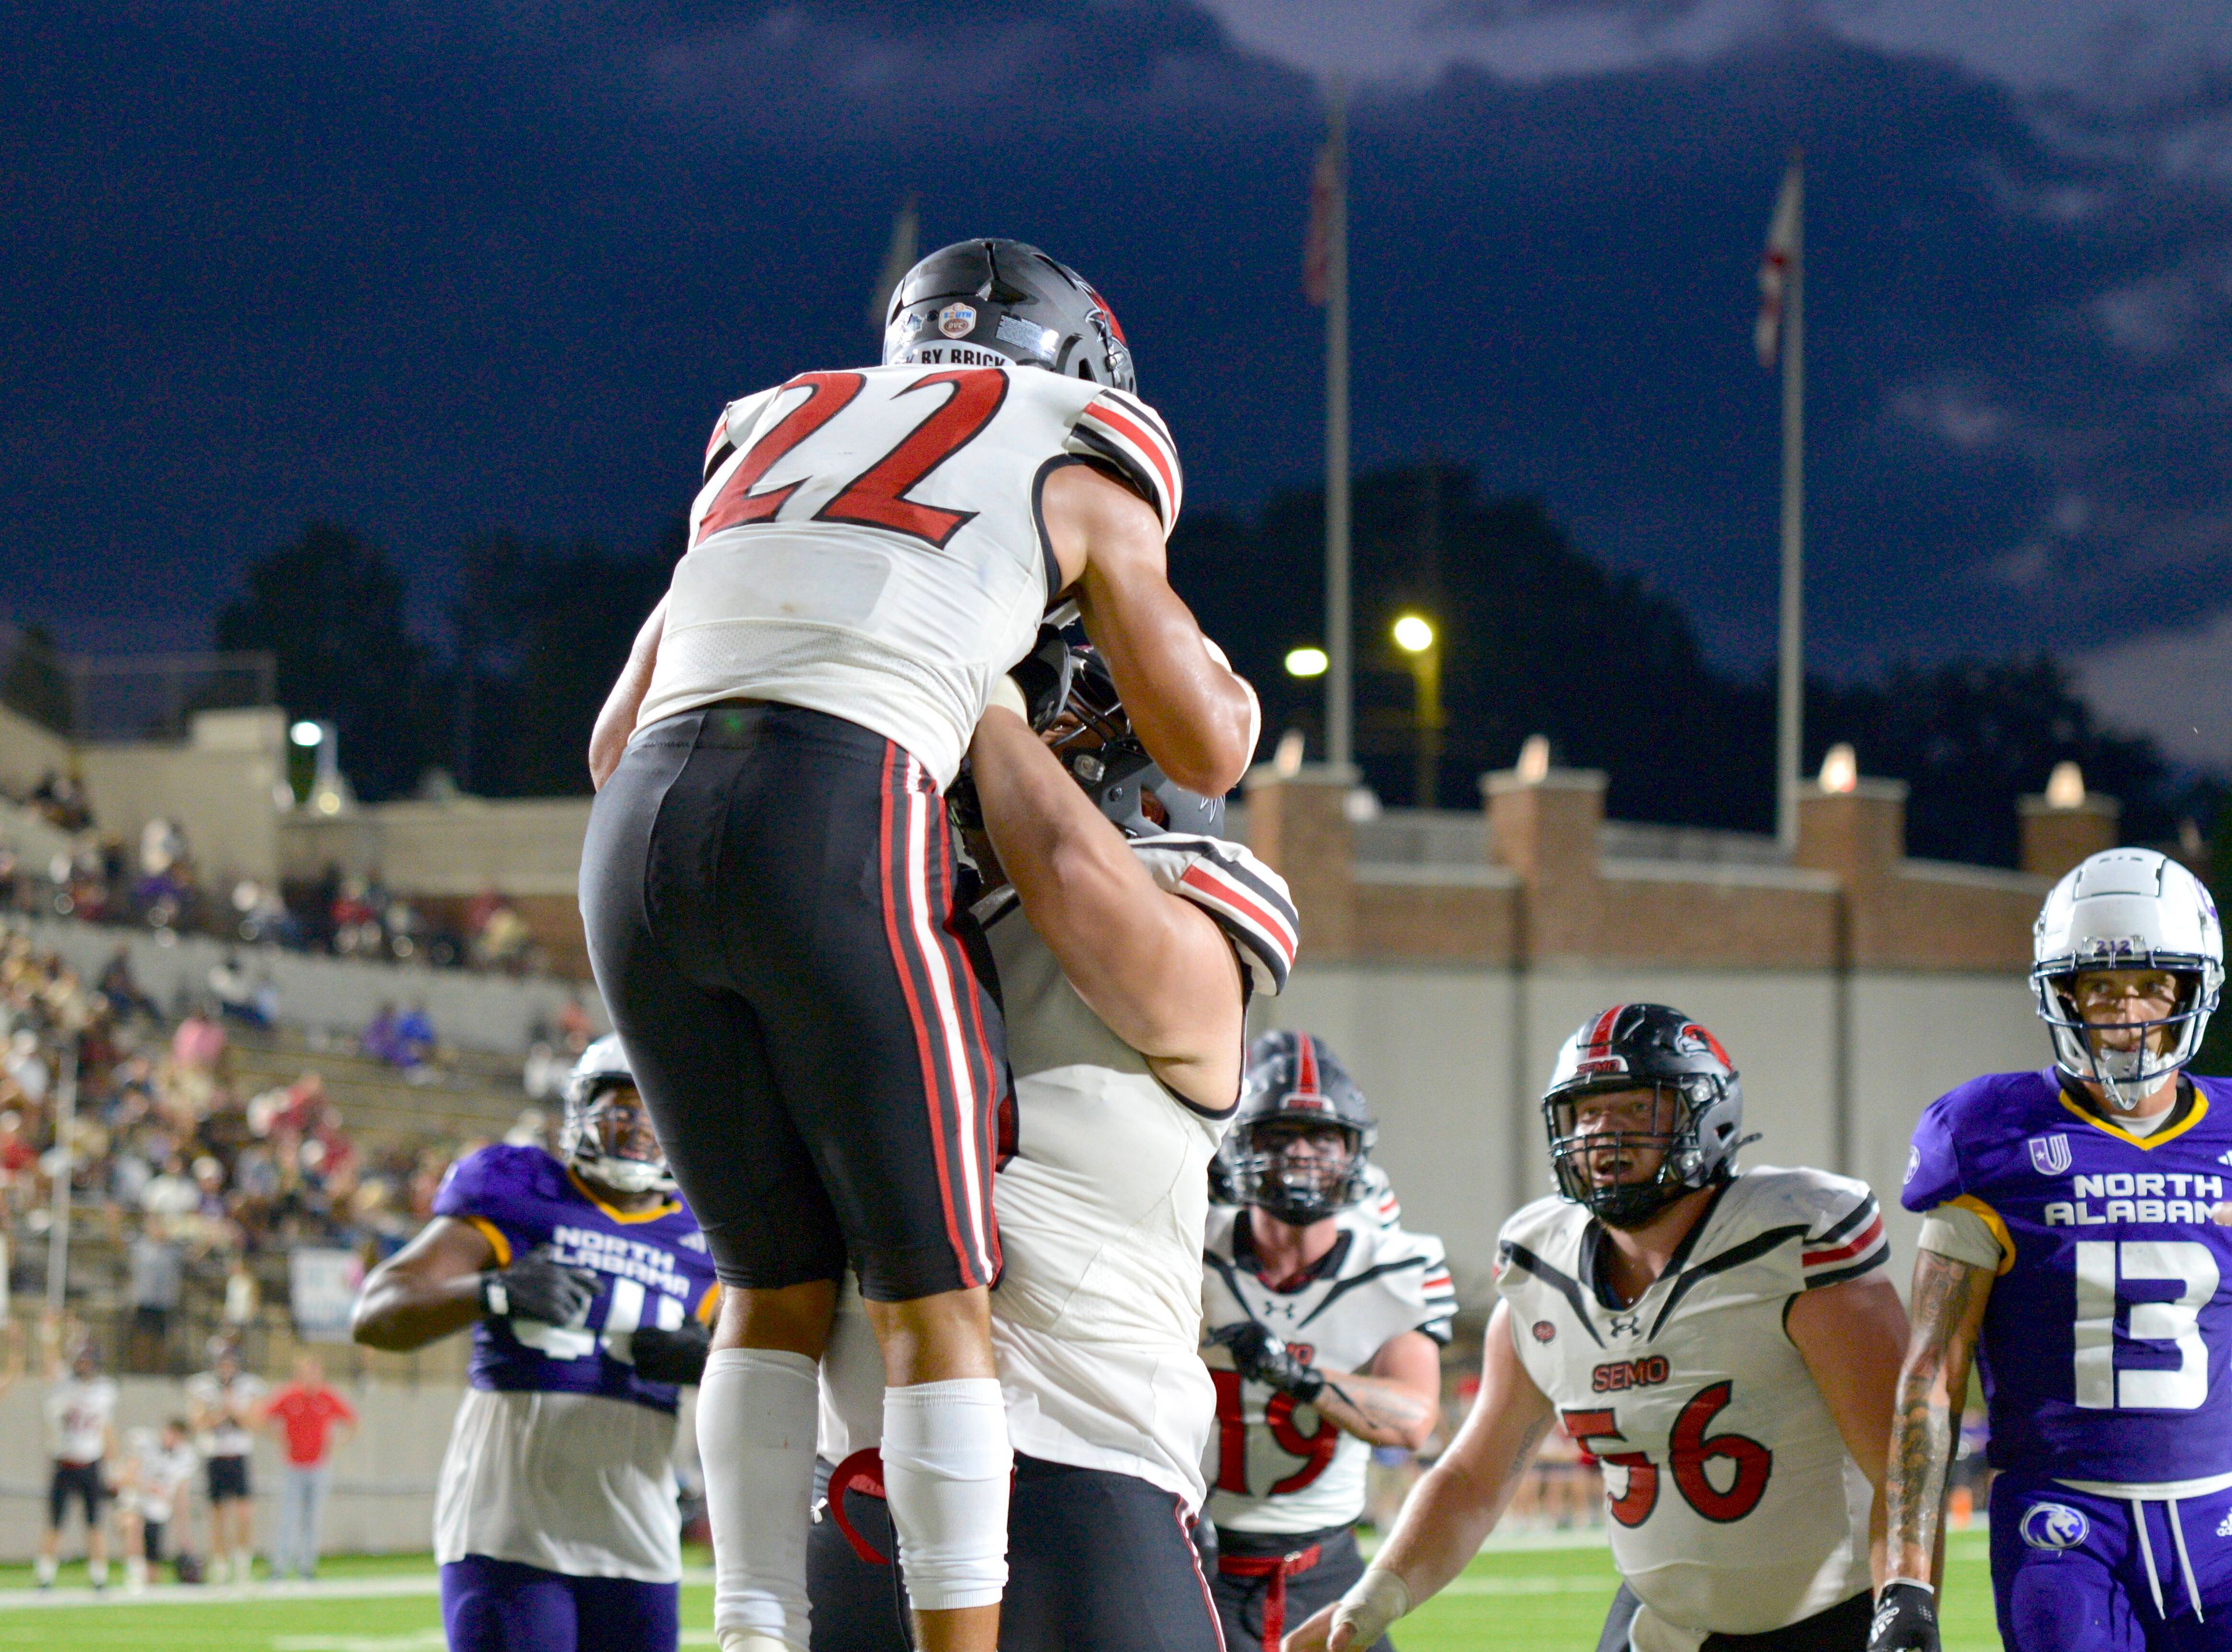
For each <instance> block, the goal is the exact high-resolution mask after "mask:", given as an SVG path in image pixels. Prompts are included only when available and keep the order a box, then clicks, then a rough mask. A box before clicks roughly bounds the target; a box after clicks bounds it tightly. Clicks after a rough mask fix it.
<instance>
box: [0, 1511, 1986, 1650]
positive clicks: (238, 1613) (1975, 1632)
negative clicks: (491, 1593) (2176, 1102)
mask: <svg viewBox="0 0 2232 1652" xmlns="http://www.w3.org/2000/svg"><path fill="white" fill-rule="evenodd" d="M1948 1565H1949V1573H1950V1575H1949V1577H1948V1584H1947V1589H1946V1622H1945V1629H1946V1635H1945V1646H1946V1652H1986V1649H1991V1648H1995V1647H1996V1646H1997V1645H1998V1636H1995V1634H1994V1633H1993V1631H1992V1600H1991V1589H1990V1585H1989V1583H1988V1582H1987V1580H1986V1576H1985V1563H1984V1538H1983V1535H1982V1533H1981V1532H1969V1533H1963V1534H1962V1535H1960V1536H1957V1537H1956V1538H1955V1539H1953V1540H1952V1543H1951V1545H1950V1554H1949V1557H1948ZM83 1581H84V1571H83V1569H82V1568H81V1567H71V1568H68V1569H67V1570H66V1571H64V1573H63V1575H62V1584H63V1586H64V1588H65V1589H67V1588H68V1587H69V1586H70V1585H72V1584H79V1585H81V1584H82V1583H83ZM25 1582H28V1572H27V1571H23V1569H21V1568H14V1569H10V1573H9V1574H8V1575H5V1576H0V1648H9V1647H36V1648H45V1649H55V1652H61V1649H65V1648H67V1649H70V1652H77V1649H80V1648H84V1649H107V1648H119V1649H121V1648H133V1649H146V1648H162V1649H165V1652H441V1647H442V1629H441V1611H440V1609H439V1606H438V1603H437V1602H436V1600H435V1597H434V1595H433V1593H432V1587H431V1585H432V1577H431V1568H430V1567H429V1566H428V1565H427V1563H426V1562H425V1560H424V1559H423V1558H419V1559H415V1560H393V1559H391V1560H381V1561H360V1562H356V1563H354V1564H352V1563H349V1562H347V1561H341V1562H336V1563H334V1565H329V1566H328V1568H327V1571H326V1577H325V1579H324V1580H323V1581H322V1582H321V1584H320V1592H318V1593H316V1594H315V1595H309V1594H301V1593H295V1594H289V1593H288V1592H287V1591H286V1590H283V1589H279V1588H271V1587H269V1586H265V1587H264V1588H263V1590H261V1597H260V1598H249V1599H236V1598H232V1597H230V1596H229V1595H228V1596H225V1597H222V1598H220V1597H219V1594H220V1591H214V1590H176V1591H172V1595H171V1596H169V1597H165V1598H163V1599H161V1600H159V1601H158V1600H155V1599H149V1600H146V1601H145V1602H144V1603H139V1602H130V1601H114V1602H107V1601H104V1602H102V1603H98V1604H93V1605H64V1604H62V1603H60V1602H59V1601H57V1602H56V1603H55V1604H52V1605H42V1604H33V1603H29V1602H28V1601H27V1595H28V1592H29V1591H24V1592H22V1593H18V1592H17V1591H16V1590H11V1589H10V1588H9V1587H8V1585H10V1584H16V1585H17V1589H20V1588H21V1585H22V1584H23V1583H25ZM1612 1586H1613V1579H1612V1567H1611V1565H1610V1564H1609V1563H1608V1561H1607V1560H1606V1555H1605V1552H1604V1551H1603V1550H1601V1549H1595V1548H1563V1549H1516V1550H1501V1551H1496V1552H1490V1553H1488V1554H1483V1556H1481V1558H1479V1559H1477V1560H1476V1561H1475V1562H1474V1563H1473V1564H1472V1565H1471V1567H1470V1569H1469V1570H1468V1571H1466V1573H1465V1575H1464V1576H1463V1577H1461V1578H1459V1579H1458V1580H1457V1583H1455V1584H1452V1585H1451V1586H1450V1589H1449V1590H1447V1591H1445V1592H1444V1594H1442V1595H1441V1596H1440V1597H1437V1599H1435V1600H1432V1601H1430V1602H1428V1603H1426V1604H1425V1605H1424V1606H1423V1607H1421V1608H1420V1609H1419V1610H1418V1611H1417V1612H1416V1613H1414V1614H1413V1615H1412V1616H1410V1617H1409V1618H1407V1619H1405V1621H1404V1622H1403V1623H1401V1624H1399V1625H1398V1627H1397V1629H1396V1633H1395V1636H1394V1639H1395V1641H1396V1642H1397V1644H1398V1646H1399V1647H1400V1649H1401V1652H1460V1649H1462V1652H1554V1649H1561V1648H1568V1647H1570V1648H1573V1649H1577V1652H1593V1649H1594V1648H1595V1646H1596V1640H1597V1631H1598V1629H1599V1628H1600V1627H1601V1626H1602V1624H1603V1622H1604V1613H1605V1607H1606V1604H1607V1603H1609V1602H1610V1601H1611V1599H1612ZM336 1588H354V1589H360V1590H367V1591H369V1590H387V1591H412V1592H385V1593H370V1592H367V1593H351V1594H336V1593H330V1592H327V1591H328V1590H334V1589H336ZM10 1596H12V1597H13V1599H14V1601H18V1602H25V1603H23V1604H15V1603H9V1597H10ZM712 1622H713V1603H712V1590H711V1588H710V1586H709V1585H707V1584H702V1583H699V1584H690V1585H687V1586H685V1588H684V1590H683V1591H682V1623H683V1636H682V1641H683V1644H684V1645H685V1646H710V1645H712V1644H713V1634H712V1627H711V1626H712Z"/></svg>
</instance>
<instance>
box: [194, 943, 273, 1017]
mask: <svg viewBox="0 0 2232 1652" xmlns="http://www.w3.org/2000/svg"><path fill="white" fill-rule="evenodd" d="M209 988H210V993H211V996H213V997H214V998H215V999H216V1000H217V1013H218V1014H220V1015H222V1016H224V1017H225V1018H227V1019H228V1020H236V1021H238V1022H240V1023H241V1024H242V1025H243V1027H269V1026H270V1025H271V1023H272V1022H273V1021H274V1020H276V1019H277V1017H278V1012H279V990H278V988H276V987H274V986H273V985H272V984H271V980H270V977H269V975H264V976H262V977H261V978H258V977H256V976H252V975H250V974H249V972H248V969H247V968H246V966H244V965H243V963H242V962H240V955H239V954H238V953H237V952H228V953H226V954H225V955H224V957H223V958H221V959H219V960H218V961H217V962H216V963H214V964H212V965H211V966H210V972H209Z"/></svg>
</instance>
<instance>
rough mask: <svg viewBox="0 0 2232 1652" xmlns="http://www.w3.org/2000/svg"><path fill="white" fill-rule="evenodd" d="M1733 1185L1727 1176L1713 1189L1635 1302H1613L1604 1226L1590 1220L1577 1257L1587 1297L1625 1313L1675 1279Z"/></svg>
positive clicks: (1584, 1229)
mask: <svg viewBox="0 0 2232 1652" xmlns="http://www.w3.org/2000/svg"><path fill="white" fill-rule="evenodd" d="M1739 1174H1741V1172H1739ZM1735 1185H1736V1177H1735V1176H1729V1177H1727V1178H1725V1179H1723V1181H1722V1182H1720V1184H1719V1185H1718V1186H1716V1188H1714V1189H1713V1196H1712V1197H1711V1198H1710V1199H1708V1200H1706V1201H1705V1208H1703V1209H1702V1210H1700V1211H1699V1212H1698V1213H1697V1221H1693V1222H1691V1223H1690V1231H1689V1232H1688V1233H1686V1234H1683V1235H1682V1242H1681V1243H1680V1244H1678V1245H1677V1246H1676V1247H1674V1254H1672V1255H1671V1256H1669V1257H1668V1258H1667V1259H1666V1266H1665V1267H1663V1268H1661V1269H1660V1270H1659V1271H1658V1279H1653V1280H1651V1283H1650V1284H1649V1285H1646V1286H1644V1287H1643V1290H1642V1292H1640V1293H1639V1294H1638V1296H1637V1297H1636V1299H1635V1302H1618V1301H1615V1300H1613V1299H1612V1286H1611V1283H1610V1282H1609V1281H1608V1280H1607V1279H1606V1277H1605V1271H1604V1265H1603V1264H1604V1247H1605V1246H1606V1243H1607V1242H1608V1237H1607V1235H1606V1233H1605V1225H1604V1223H1603V1222H1601V1221H1598V1220H1597V1218H1596V1217H1594V1216H1591V1217H1590V1218H1589V1221H1588V1225H1587V1226H1586V1228H1583V1229H1582V1230H1581V1256H1580V1262H1581V1278H1582V1279H1583V1281H1584V1282H1585V1283H1586V1285H1587V1286H1588V1287H1589V1292H1590V1294H1591V1295H1593V1296H1594V1297H1595V1298H1596V1299H1597V1300H1598V1301H1599V1302H1600V1303H1602V1304H1603V1305H1604V1306H1605V1307H1606V1310H1607V1311H1608V1312H1612V1313H1627V1312H1632V1310H1633V1309H1634V1307H1635V1303H1636V1302H1640V1301H1642V1300H1643V1299H1644V1298H1645V1297H1646V1296H1649V1295H1650V1294H1651V1292H1652V1291H1654V1290H1655V1289H1657V1288H1658V1285H1659V1284H1660V1282H1661V1281H1663V1280H1666V1279H1679V1278H1680V1277H1681V1275H1682V1270H1683V1269H1684V1267H1687V1266H1688V1265H1689V1261H1690V1252H1692V1251H1694V1250H1696V1249H1697V1241H1699V1240H1701V1239H1703V1237H1704V1235H1705V1229H1706V1228H1709V1227H1710V1226H1711V1225H1712V1221H1713V1217H1714V1215H1716V1214H1717V1213H1718V1211H1719V1210H1720V1208H1721V1201H1722V1199H1723V1197H1724V1196H1726V1195H1727V1193H1728V1190H1729V1189H1730V1188H1732V1187H1734V1186H1735Z"/></svg>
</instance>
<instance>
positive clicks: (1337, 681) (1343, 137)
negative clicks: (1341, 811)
mask: <svg viewBox="0 0 2232 1652" xmlns="http://www.w3.org/2000/svg"><path fill="white" fill-rule="evenodd" d="M1347 101H1348V91H1347V87H1346V86H1345V85H1344V84H1343V82H1342V81H1341V79H1340V76H1339V75H1335V76H1334V77H1333V82H1332V85H1331V87H1330V88H1329V90H1328V93H1327V100H1326V127H1327V131H1326V152H1327V154H1328V155H1329V156H1330V157H1331V158H1332V161H1333V166H1332V172H1333V190H1332V199H1331V201H1330V202H1329V203H1328V204H1327V213H1326V226H1325V230H1326V761H1327V762H1329V763H1331V764H1332V765H1333V767H1334V768H1336V769H1343V768H1347V767H1348V766H1349V765H1350V764H1351V763H1352V762H1353V761H1355V756H1356V752H1355V741H1354V737H1353V732H1352V729H1353V707H1354V688H1353V664H1352V662H1353V658H1354V647H1353V643H1354V638H1353V629H1354V627H1353V620H1352V619H1351V615H1350V610H1349V575H1348V517H1349V509H1348V133H1347V125H1348V123H1347Z"/></svg>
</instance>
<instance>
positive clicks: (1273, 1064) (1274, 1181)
mask: <svg viewBox="0 0 2232 1652" xmlns="http://www.w3.org/2000/svg"><path fill="white" fill-rule="evenodd" d="M1326 1124H1331V1125H1333V1126H1335V1127H1337V1128H1338V1129H1339V1130H1340V1131H1341V1132H1342V1134H1343V1136H1344V1137H1346V1141H1347V1144H1348V1152H1347V1156H1346V1157H1345V1158H1344V1159H1343V1160H1341V1161H1340V1163H1333V1164H1328V1163H1326V1162H1325V1161H1324V1160H1322V1159H1319V1158H1316V1157H1314V1156H1313V1157H1310V1158H1307V1159H1301V1160H1294V1159H1291V1158H1290V1156H1289V1154H1288V1148H1289V1146H1290V1145H1291V1143H1292V1140H1293V1137H1294V1135H1295V1134H1296V1133H1297V1132H1298V1130H1300V1129H1301V1128H1304V1127H1308V1126H1314V1125H1326ZM1378 1141H1379V1120H1378V1119H1376V1118H1373V1117H1372V1106H1371V1104H1370V1103H1369V1102H1367V1101H1366V1100H1365V1098H1364V1092H1363V1091H1362V1090H1360V1089H1359V1088H1358V1087H1357V1083H1356V1080H1355V1079H1352V1078H1350V1077H1349V1076H1348V1070H1347V1069H1346V1067H1344V1066H1341V1064H1340V1058H1339V1057H1338V1056H1336V1055H1334V1054H1333V1051H1332V1050H1331V1049H1329V1048H1327V1046H1326V1042H1325V1040H1323V1039H1320V1038H1319V1037H1317V1036H1316V1035H1315V1034H1314V1033H1286V1032H1280V1033H1264V1034H1263V1035H1262V1037H1261V1038H1259V1039H1257V1040H1256V1041H1255V1042H1254V1043H1253V1044H1251V1045H1249V1046H1248V1067H1247V1071H1246V1072H1244V1073H1243V1075H1242V1077H1241V1080H1240V1109H1239V1111H1238V1112H1237V1113H1236V1115H1235V1116H1234V1118H1233V1121H1232V1129H1231V1131H1230V1134H1228V1135H1227V1136H1226V1137H1225V1138H1224V1145H1223V1148H1222V1149H1221V1150H1219V1152H1218V1155H1217V1158H1218V1167H1219V1171H1220V1172H1221V1174H1219V1175H1217V1176H1212V1178H1211V1182H1212V1185H1213V1186H1214V1185H1215V1184H1217V1183H1218V1182H1222V1184H1223V1186H1224V1187H1225V1188H1228V1189H1230V1195H1231V1199H1232V1202H1234V1203H1236V1204H1243V1205H1255V1206H1256V1207H1258V1208H1261V1209H1262V1210H1263V1211H1264V1212H1265V1213H1266V1214H1268V1215H1273V1216H1275V1217H1277V1218H1278V1219H1279V1220H1280V1221H1283V1222H1286V1223H1288V1224H1289V1225H1290V1226H1292V1227H1295V1228H1307V1227H1308V1226H1309V1225H1310V1224H1311V1223H1312V1222H1317V1221H1324V1220H1325V1219H1326V1218H1327V1216H1330V1215H1334V1214H1335V1213H1336V1212H1338V1211H1341V1210H1345V1209H1346V1208H1348V1207H1349V1206H1350V1205H1353V1204H1354V1203H1355V1202H1357V1201H1358V1200H1359V1199H1361V1198H1362V1197H1363V1196H1364V1193H1365V1189H1366V1182H1367V1179H1368V1176H1369V1172H1370V1168H1371V1162H1372V1146H1373V1144H1374V1143H1377V1142H1378Z"/></svg>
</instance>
